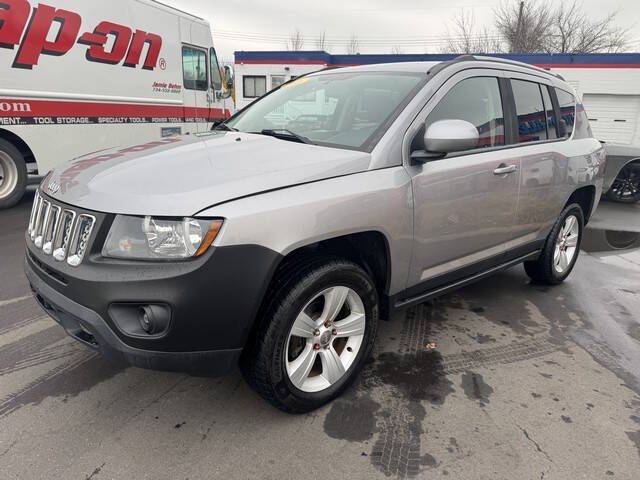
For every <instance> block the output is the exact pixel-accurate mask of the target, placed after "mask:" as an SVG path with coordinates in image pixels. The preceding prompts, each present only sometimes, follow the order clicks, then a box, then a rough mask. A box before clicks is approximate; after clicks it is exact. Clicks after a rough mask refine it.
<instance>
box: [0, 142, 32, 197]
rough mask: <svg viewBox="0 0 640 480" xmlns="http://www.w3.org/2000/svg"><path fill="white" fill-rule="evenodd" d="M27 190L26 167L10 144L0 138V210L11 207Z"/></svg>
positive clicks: (19, 154)
mask: <svg viewBox="0 0 640 480" xmlns="http://www.w3.org/2000/svg"><path fill="white" fill-rule="evenodd" d="M26 188H27V165H26V163H25V161H24V157H23V156H22V154H21V153H20V152H19V151H18V149H17V148H16V147H14V146H13V145H12V144H11V143H9V142H7V141H6V140H3V139H1V138H0V209H3V208H9V207H13V206H14V205H15V204H16V203H18V202H19V201H20V199H21V198H22V196H23V195H24V192H25V190H26Z"/></svg>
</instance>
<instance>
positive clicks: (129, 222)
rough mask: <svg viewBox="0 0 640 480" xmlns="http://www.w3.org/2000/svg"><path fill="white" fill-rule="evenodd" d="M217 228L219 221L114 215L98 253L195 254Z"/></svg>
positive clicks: (155, 256) (213, 236) (130, 256)
mask: <svg viewBox="0 0 640 480" xmlns="http://www.w3.org/2000/svg"><path fill="white" fill-rule="evenodd" d="M221 227H222V220H202V219H196V218H183V219H179V220H167V219H164V218H154V217H129V216H124V215H118V216H116V219H115V220H114V222H113V225H111V230H109V235H108V236H107V240H106V242H105V244H104V248H103V249H102V255H104V256H105V257H115V258H128V259H140V260H154V259H185V258H191V257H199V256H200V255H202V254H203V253H204V252H206V251H207V249H208V248H209V247H210V246H211V244H212V243H213V241H214V240H215V239H216V237H217V236H218V233H219V232H220V228H221Z"/></svg>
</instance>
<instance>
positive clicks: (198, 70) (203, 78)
mask: <svg viewBox="0 0 640 480" xmlns="http://www.w3.org/2000/svg"><path fill="white" fill-rule="evenodd" d="M208 56H209V55H208V52H207V49H206V48H201V47H198V46H195V45H188V44H183V45H182V68H183V73H184V89H185V106H184V115H185V121H186V122H187V123H192V124H194V125H195V129H193V130H194V131H196V132H204V131H207V130H209V128H210V127H209V103H210V101H209V97H210V96H211V93H210V82H209V72H208V68H207V64H208V63H209V61H208ZM190 100H191V101H190ZM190 130H191V129H190ZM193 130H192V131H193Z"/></svg>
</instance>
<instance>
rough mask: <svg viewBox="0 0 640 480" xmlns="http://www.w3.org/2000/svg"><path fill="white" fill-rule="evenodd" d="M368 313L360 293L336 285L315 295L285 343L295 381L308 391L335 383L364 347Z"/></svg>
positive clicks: (288, 372)
mask: <svg viewBox="0 0 640 480" xmlns="http://www.w3.org/2000/svg"><path fill="white" fill-rule="evenodd" d="M365 328H366V315H365V309H364V304H363V302H362V299H361V298H360V296H359V295H358V294H357V293H356V292H355V291H354V290H352V289H350V288H348V287H343V286H335V287H331V288H328V289H326V290H323V291H322V292H320V293H318V294H317V295H315V296H314V297H313V298H312V299H311V301H309V302H308V303H307V304H306V305H305V306H304V308H303V309H302V310H301V311H300V313H299V314H298V316H297V317H296V320H295V321H294V323H293V326H292V328H291V331H290V332H289V337H288V338H287V343H286V347H285V359H284V362H285V370H286V372H287V375H288V377H289V380H290V381H291V383H292V384H293V385H294V386H295V387H296V388H297V389H299V390H301V391H303V392H307V393H312V392H319V391H321V390H325V389H327V388H329V387H331V386H332V385H335V384H336V383H337V382H338V381H339V380H340V379H341V378H342V377H344V375H345V374H346V372H347V371H348V370H349V367H350V366H351V365H352V364H353V362H354V361H355V359H356V357H357V356H358V352H359V351H360V349H361V347H362V345H363V340H364V334H365Z"/></svg>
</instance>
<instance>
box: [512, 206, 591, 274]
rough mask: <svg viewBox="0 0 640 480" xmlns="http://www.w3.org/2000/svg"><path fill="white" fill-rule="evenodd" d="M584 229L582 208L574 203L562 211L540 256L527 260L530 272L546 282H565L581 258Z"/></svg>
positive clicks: (525, 264) (526, 265)
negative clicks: (579, 256)
mask: <svg viewBox="0 0 640 480" xmlns="http://www.w3.org/2000/svg"><path fill="white" fill-rule="evenodd" d="M583 229H584V214H583V213H582V208H581V207H580V205H578V204H577V203H573V204H571V205H569V206H568V207H566V208H565V209H564V210H563V212H562V213H561V214H560V217H559V218H558V220H557V221H556V223H555V225H554V226H553V228H552V229H551V233H550V234H549V236H548V237H547V240H546V242H545V245H544V248H543V250H542V253H541V254H540V257H539V258H538V259H537V260H535V261H532V262H524V269H525V271H526V272H527V275H529V277H531V279H533V280H535V281H537V282H540V283H546V284H547V285H558V284H559V283H562V282H563V281H564V280H565V279H566V278H567V277H568V276H569V274H570V273H571V270H573V267H574V265H575V264H576V261H577V260H578V255H579V254H580V244H581V242H582V230H583Z"/></svg>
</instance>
